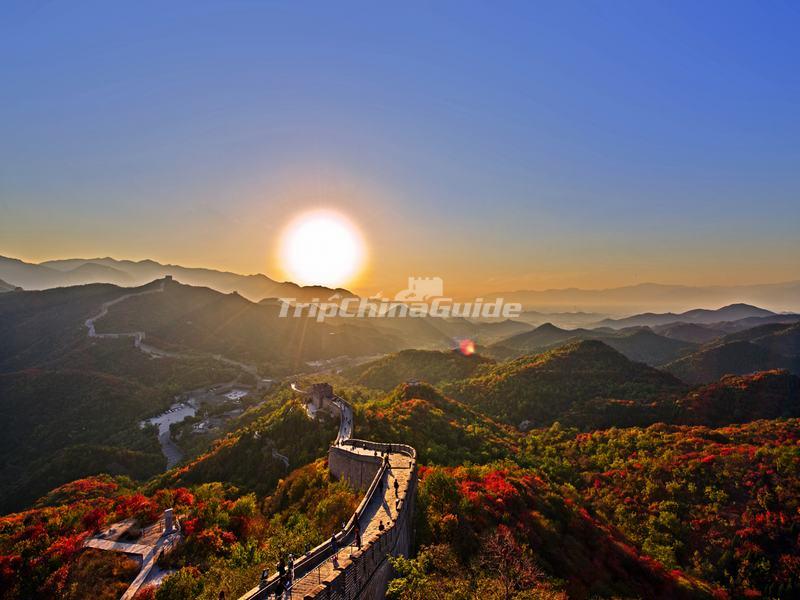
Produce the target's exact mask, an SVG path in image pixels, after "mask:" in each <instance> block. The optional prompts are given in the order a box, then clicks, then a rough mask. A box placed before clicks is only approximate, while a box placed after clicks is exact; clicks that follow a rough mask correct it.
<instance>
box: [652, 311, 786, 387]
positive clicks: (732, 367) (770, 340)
mask: <svg viewBox="0 0 800 600" xmlns="http://www.w3.org/2000/svg"><path fill="white" fill-rule="evenodd" d="M664 368H665V369H666V370H667V371H669V372H670V373H673V374H675V375H677V376H678V377H680V378H681V379H683V380H684V381H688V382H690V383H710V382H712V381H716V380H717V379H719V378H720V377H722V376H723V375H729V374H730V375H744V374H747V373H753V372H755V371H765V370H770V369H788V370H789V371H791V372H793V373H800V323H790V324H778V323H769V324H766V325H760V326H758V327H753V328H750V329H745V330H742V331H738V332H736V333H733V334H730V335H727V336H725V337H723V338H721V339H719V340H717V341H714V342H711V343H710V344H707V345H705V346H703V347H702V348H700V349H698V350H697V351H696V352H694V353H692V354H689V355H687V356H685V357H682V358H680V359H677V360H675V361H673V362H671V363H669V364H667V365H665V367H664Z"/></svg>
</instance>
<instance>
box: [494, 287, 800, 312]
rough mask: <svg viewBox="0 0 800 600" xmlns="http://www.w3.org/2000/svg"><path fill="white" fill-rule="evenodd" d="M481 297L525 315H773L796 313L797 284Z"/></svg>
mask: <svg viewBox="0 0 800 600" xmlns="http://www.w3.org/2000/svg"><path fill="white" fill-rule="evenodd" d="M482 296H483V297H484V298H486V299H487V300H490V301H491V300H494V299H495V298H498V297H502V298H504V299H505V300H506V301H507V302H520V303H522V304H523V306H524V308H525V310H526V311H541V312H559V311H563V310H564V308H565V307H569V309H570V310H572V311H576V312H577V311H582V312H599V313H606V314H620V313H628V314H631V313H636V312H645V311H659V312H667V311H685V310H690V309H693V308H695V307H697V306H724V305H726V304H730V303H732V302H745V303H747V304H752V305H756V306H766V307H768V308H771V309H772V310H773V311H775V312H780V311H796V312H800V280H797V281H787V282H783V283H769V284H754V285H734V286H696V287H694V286H687V285H663V284H657V283H641V284H638V285H631V286H624V287H618V288H609V289H601V290H582V289H578V288H566V289H550V290H536V291H532V290H519V291H504V292H497V293H491V294H489V293H487V294H483V295H482ZM526 320H527V319H526Z"/></svg>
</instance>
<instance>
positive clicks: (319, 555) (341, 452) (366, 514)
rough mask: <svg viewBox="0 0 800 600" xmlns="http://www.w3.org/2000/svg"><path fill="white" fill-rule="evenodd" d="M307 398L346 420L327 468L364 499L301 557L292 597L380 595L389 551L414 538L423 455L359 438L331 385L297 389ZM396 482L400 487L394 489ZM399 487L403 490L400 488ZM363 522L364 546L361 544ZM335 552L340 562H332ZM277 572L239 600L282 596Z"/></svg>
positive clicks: (376, 599)
mask: <svg viewBox="0 0 800 600" xmlns="http://www.w3.org/2000/svg"><path fill="white" fill-rule="evenodd" d="M292 387H293V389H294V390H295V391H297V392H299V393H302V394H304V395H306V396H307V397H308V398H307V399H308V408H309V412H310V413H312V414H314V413H315V412H316V411H325V412H328V413H332V414H334V415H337V416H338V417H339V434H338V436H337V438H336V441H335V442H334V444H333V445H332V446H331V447H330V449H329V451H328V468H329V469H330V472H331V475H332V476H333V477H334V478H336V479H343V480H346V481H348V482H349V483H350V485H351V486H353V487H354V488H357V489H363V490H365V493H364V498H363V499H362V500H361V503H360V504H359V505H358V508H357V509H356V512H355V513H354V514H353V515H352V516H351V517H350V519H349V520H348V522H347V524H346V525H345V526H344V528H343V529H342V530H341V531H339V532H337V533H336V534H335V535H334V536H333V537H334V539H335V544H336V548H334V546H333V541H332V540H327V541H325V542H323V543H322V544H320V545H319V546H317V547H316V548H314V549H312V550H310V551H309V552H307V553H306V554H304V555H303V556H301V557H299V558H298V559H297V560H295V562H294V573H295V577H294V581H293V584H292V586H291V598H297V599H300V598H302V599H303V600H305V599H311V598H318V599H320V600H351V599H364V600H381V599H382V598H383V597H384V595H385V593H386V586H387V584H388V581H389V578H390V577H391V571H392V566H391V564H390V562H389V557H390V556H400V555H402V556H407V555H408V553H409V551H410V549H411V544H412V541H413V516H414V500H415V497H416V491H417V453H416V451H415V450H414V448H412V447H411V446H407V445H405V444H392V443H381V442H369V441H365V440H357V439H353V438H352V431H353V409H352V407H351V406H350V404H349V403H348V402H347V401H346V400H344V399H342V398H340V397H338V396H335V395H334V394H333V389H332V388H331V386H330V385H328V384H326V383H318V384H314V385H313V386H312V387H311V389H310V390H309V391H303V390H300V389H299V388H297V387H295V386H292ZM395 484H396V487H395ZM395 490H397V491H395ZM356 522H358V525H359V527H360V531H361V547H360V548H359V547H357V544H356ZM334 550H336V554H337V557H338V560H337V562H334V561H333V560H332V557H333V555H334ZM279 584H280V582H279V578H278V575H277V574H275V575H273V576H272V577H271V578H268V579H265V580H263V581H262V582H261V583H260V584H259V586H258V587H255V588H253V589H252V590H250V591H249V592H248V593H246V594H245V595H244V596H242V597H241V598H240V600H266V599H267V598H273V597H275V592H276V591H277V590H278V586H279Z"/></svg>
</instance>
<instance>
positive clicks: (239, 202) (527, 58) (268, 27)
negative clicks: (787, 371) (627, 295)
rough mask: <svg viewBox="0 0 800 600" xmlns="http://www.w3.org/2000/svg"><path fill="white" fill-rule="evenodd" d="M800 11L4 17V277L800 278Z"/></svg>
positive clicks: (71, 6)
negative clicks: (100, 261)
mask: <svg viewBox="0 0 800 600" xmlns="http://www.w3.org/2000/svg"><path fill="white" fill-rule="evenodd" d="M799 30H800V4H798V3H791V2H769V3H766V2H749V3H742V2H727V1H726V2H701V3H698V2H684V3H678V2H669V3H666V2H660V3H656V2H581V3H574V4H573V3H568V2H552V3H542V2H524V3H523V2H520V3H512V2H505V3H489V2H486V3H471V2H470V3H465V2H452V3H447V2H436V3H417V2H403V3H394V5H393V6H391V7H390V6H389V5H388V4H387V3H376V2H335V3H334V2H327V3H322V2H319V3H311V2H292V3H266V2H224V3H222V2H219V3H207V2H199V1H192V2H183V3H182V2H169V3H165V2H153V3H148V2H135V3H128V5H127V6H122V5H121V3H110V2H95V3H93V2H79V3H75V2H37V1H22V2H5V3H3V6H2V8H0V77H1V79H0V81H2V84H0V107H2V108H0V254H2V255H5V256H12V257H17V258H22V259H25V260H32V261H39V260H44V259H50V258H64V257H78V256H80V257H91V256H109V255H110V256H113V257H116V258H131V259H141V258H152V259H155V260H159V261H162V262H172V263H178V264H183V265H186V266H208V267H213V268H218V269H224V270H231V271H236V272H242V273H254V272H263V273H265V274H267V275H270V276H272V277H276V278H282V277H285V270H284V268H283V265H281V264H280V261H279V255H280V252H279V249H278V239H279V237H280V234H281V232H282V230H283V229H284V227H285V226H286V225H287V224H288V223H289V222H290V221H292V220H293V219H294V218H296V217H297V215H298V214H300V213H303V212H306V211H309V210H312V209H328V210H333V211H336V212H338V213H341V214H342V215H344V216H346V217H347V219H348V220H349V221H350V222H352V223H353V224H354V225H355V226H356V227H357V228H358V230H359V231H360V233H361V236H362V237H363V240H364V243H365V246H366V256H367V263H366V267H365V269H364V270H363V272H362V273H361V274H360V275H359V277H358V279H357V280H355V281H352V282H350V284H351V285H350V287H352V288H353V289H355V290H357V291H370V292H372V291H376V290H379V289H381V290H383V289H385V290H395V289H399V288H401V287H403V283H404V282H405V280H406V277H407V276H409V275H428V276H441V277H443V278H444V280H445V282H446V284H447V285H448V286H450V288H449V289H448V291H450V292H454V293H455V292H460V291H463V290H466V289H470V288H476V289H479V290H482V291H483V290H509V289H524V288H528V289H542V288H548V287H569V286H576V287H585V288H594V287H610V286H617V285H624V284H631V283H639V282H645V281H654V282H663V283H686V284H708V283H714V284H716V283H720V284H730V283H756V282H775V281H786V280H792V279H798V278H800V235H798V230H799V228H800V43H798V37H797V35H798V34H797V32H798V31H799Z"/></svg>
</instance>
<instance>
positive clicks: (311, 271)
mask: <svg viewBox="0 0 800 600" xmlns="http://www.w3.org/2000/svg"><path fill="white" fill-rule="evenodd" d="M280 252H281V265H282V267H283V270H284V271H285V272H286V274H287V275H288V276H289V278H290V279H291V280H292V281H294V282H295V283H299V284H302V285H325V286H330V287H335V286H341V285H344V284H346V283H348V282H349V281H351V280H352V279H353V278H354V277H355V276H356V275H357V274H358V272H359V270H360V269H361V266H362V264H363V262H364V243H363V241H362V239H361V235H360V233H359V232H358V229H357V228H356V227H355V226H354V225H353V224H352V223H350V221H348V220H347V219H346V218H344V217H343V216H342V215H340V214H337V213H335V212H331V211H315V212H311V213H306V214H304V215H301V216H300V217H298V218H297V219H295V220H294V221H292V222H291V223H290V224H289V226H288V227H287V228H286V229H285V231H284V233H283V236H282V237H281V248H280Z"/></svg>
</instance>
